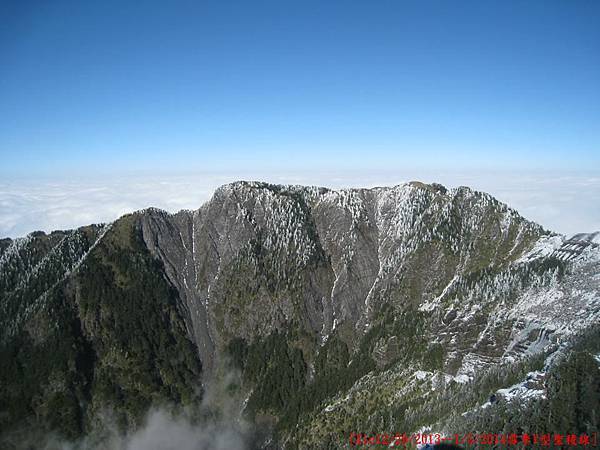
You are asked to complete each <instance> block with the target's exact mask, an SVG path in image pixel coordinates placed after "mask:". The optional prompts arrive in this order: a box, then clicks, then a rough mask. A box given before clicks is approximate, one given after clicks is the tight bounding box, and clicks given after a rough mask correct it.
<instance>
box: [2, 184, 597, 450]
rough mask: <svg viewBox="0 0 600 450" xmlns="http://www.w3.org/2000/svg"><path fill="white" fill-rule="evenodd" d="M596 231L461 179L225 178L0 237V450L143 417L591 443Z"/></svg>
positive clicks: (249, 430)
mask: <svg viewBox="0 0 600 450" xmlns="http://www.w3.org/2000/svg"><path fill="white" fill-rule="evenodd" d="M598 235H599V234H598V233H592V234H578V235H576V236H573V237H572V238H569V239H567V238H566V237H565V236H561V235H558V234H555V233H552V232H550V231H547V230H545V229H543V228H542V227H541V226H540V225H538V224H535V223H533V222H530V221H528V220H526V219H524V218H523V217H521V216H520V215H519V214H518V213H517V212H516V211H514V210H513V209H511V208H510V207H508V206H507V205H505V204H503V203H501V202H499V201H497V200H495V199H494V198H493V197H491V196H489V195H487V194H485V193H481V192H476V191H473V190H471V189H469V188H466V187H460V188H456V189H446V188H445V187H443V186H441V185H438V184H431V185H427V184H423V183H418V182H412V183H407V184H404V185H399V186H395V187H389V188H388V187H386V188H373V189H349V190H341V191H334V190H329V189H325V188H317V187H303V186H278V185H270V184H266V183H258V182H238V183H234V184H230V185H226V186H223V187H221V188H219V189H218V190H217V191H216V192H215V194H214V196H213V198H212V199H211V200H210V201H209V202H208V203H206V204H205V205H203V206H202V207H201V208H200V209H198V210H195V211H180V212H179V213H176V214H169V213H167V212H165V211H161V210H157V209H152V208H150V209H147V210H143V211H139V212H136V213H134V214H130V215H126V216H124V217H122V218H120V219H118V220H117V221H115V222H114V223H111V224H106V225H90V226H88V227H83V228H80V229H78V230H71V231H57V232H53V233H51V234H44V233H41V232H38V233H32V234H30V235H28V236H27V237H25V238H21V239H16V240H10V239H4V240H1V241H0V325H1V327H0V361H1V364H0V430H1V431H0V443H2V447H3V448H4V447H6V448H52V445H55V443H56V442H58V443H61V444H60V445H63V444H64V442H68V443H69V445H71V446H74V447H75V448H77V447H79V448H87V447H93V448H96V447H98V446H100V448H101V446H102V445H106V444H105V443H106V442H107V439H109V437H107V435H106V428H107V427H106V425H105V424H106V423H105V420H106V415H107V411H109V414H108V415H109V416H110V418H111V424H113V425H114V429H115V430H116V431H115V433H117V434H119V435H127V433H128V432H130V431H131V430H136V429H139V428H140V427H143V426H144V420H145V417H146V415H147V413H148V411H150V410H152V408H157V407H160V408H168V410H169V411H170V412H171V413H172V414H174V415H177V414H183V413H182V411H183V412H184V413H185V414H186V417H187V418H188V419H189V420H190V421H191V422H192V423H193V424H199V425H198V426H201V424H205V423H207V422H211V423H223V422H227V423H228V424H229V425H228V426H231V427H233V428H234V429H235V430H236V432H237V433H239V435H240V436H241V441H240V442H242V443H241V444H239V445H241V446H242V447H247V448H345V447H347V446H348V436H349V435H350V433H352V432H361V433H373V434H375V433H382V432H393V433H395V432H400V433H402V432H406V433H411V432H415V431H418V430H431V431H435V432H440V433H447V434H453V433H459V432H467V431H480V432H506V431H511V430H512V431H516V429H517V428H519V429H521V430H536V431H542V430H548V431H551V432H558V431H561V430H563V431H565V432H567V431H568V432H577V433H584V432H593V431H594V430H597V428H598V420H599V419H600V370H599V368H598V355H600V335H599V333H598V331H599V330H600V327H599V324H600V245H599V243H598ZM492 396H493V397H492ZM490 398H493V399H494V401H491V400H490ZM225 404H226V407H224V405H225ZM111 426H112V425H111ZM202 426H203V425H202ZM511 427H512V428H511ZM126 441H127V440H126V439H125V440H124V441H123V442H124V443H123V446H126V445H127V443H126ZM103 443H104V444H103ZM56 445H59V444H56ZM199 448H204V447H199ZM207 448H210V447H207Z"/></svg>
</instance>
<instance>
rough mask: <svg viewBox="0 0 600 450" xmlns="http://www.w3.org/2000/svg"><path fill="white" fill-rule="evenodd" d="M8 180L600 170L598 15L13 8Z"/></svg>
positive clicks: (386, 6)
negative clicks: (249, 172)
mask: <svg viewBox="0 0 600 450" xmlns="http://www.w3.org/2000/svg"><path fill="white" fill-rule="evenodd" d="M0 19H1V20H0V67H1V69H0V156H1V161H2V165H1V167H0V175H1V176H4V177H7V176H10V177H18V176H24V175H51V174H62V175H64V176H70V175H72V174H78V175H84V176H85V175H86V174H89V173H99V172H123V173H126V172H136V171H145V172H146V173H152V171H158V170H160V171H172V172H177V171H194V170H219V171H227V170H239V169H244V168H252V169H257V170H258V169H260V170H271V171H273V173H274V172H276V171H284V170H285V171H290V170H293V169H300V168H301V169H305V170H309V169H311V168H319V169H340V170H359V169H370V170H379V169H383V168H385V169H386V170H390V169H391V170H393V169H394V168H406V167H418V168H442V169H446V168H448V169H471V170H472V169H478V168H481V167H483V168H487V169H490V168H495V167H500V168H504V169H511V168H515V167H519V168H526V169H532V170H534V169H558V170H562V169H564V170H577V169H583V168H585V169H590V168H593V167H600V26H599V25H598V24H599V23H600V2H597V1H592V0H590V1H585V0H581V1H527V2H522V1H481V0H478V1H459V2H454V1H415V2H412V1H391V0H389V1H388V0H381V1H370V2H367V1H362V2H358V1H326V2H325V1H315V2H313V1H295V2H291V1H281V0H280V1H254V2H227V1H214V2H202V1H194V2H177V1H174V2H163V1H161V2H144V1H140V2H137V1H136V2H123V1H118V2H117V1H114V2H113V1H103V2H79V1H74V2H66V1H59V0H57V1H52V2H46V1H39V2H36V1H26V2H23V1H3V2H2V3H1V4H0Z"/></svg>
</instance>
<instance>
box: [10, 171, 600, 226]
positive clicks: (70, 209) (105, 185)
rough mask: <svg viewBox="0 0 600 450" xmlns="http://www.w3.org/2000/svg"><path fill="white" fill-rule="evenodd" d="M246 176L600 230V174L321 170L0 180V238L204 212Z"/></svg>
mask: <svg viewBox="0 0 600 450" xmlns="http://www.w3.org/2000/svg"><path fill="white" fill-rule="evenodd" d="M241 179H245V180H249V179H252V180H264V181H269V182H273V183H284V184H288V183H290V184H310V185H320V186H327V187H332V188H342V187H373V186H391V185H394V184H399V183H402V182H405V181H410V180H421V181H425V182H439V183H442V184H444V185H446V186H447V187H456V186H460V185H466V186H470V187H473V188H475V189H478V190H482V191H485V192H488V193H490V194H492V195H493V196H495V197H496V198H498V199H499V200H501V201H503V202H506V203H508V204H509V205H510V206H511V207H513V208H515V209H517V210H518V211H519V212H520V213H521V214H522V215H523V216H525V217H526V218H528V219H531V220H534V221H536V222H538V223H540V224H541V225H543V226H544V227H546V228H548V229H551V230H554V231H558V232H560V233H564V234H574V233H576V232H589V231H594V230H598V229H600V172H596V173H583V172H580V173H564V174H556V173H549V172H544V173H542V172H521V173H509V172H502V173H492V172H476V171H471V172H443V171H428V170H406V171H403V172H398V171H395V172H382V171H380V172H374V171H371V172H365V173H350V172H344V173H327V172H318V171H315V172H311V173H308V172H298V173H281V174H275V175H274V174H273V173H270V174H261V173H238V174H226V175H224V174H215V173H201V174H197V175H164V176H141V175H138V176H131V177H126V176H118V177H116V176H111V177H104V178H101V177H92V178H89V179H69V180H67V179H54V180H23V179H21V180H19V179H14V180H5V181H0V237H17V236H23V235H25V234H27V233H29V232H31V231H35V230H43V231H51V230H56V229H69V228H75V227H78V226H82V225H87V224H90V223H98V222H109V221H113V220H115V219H116V218H118V217H120V216H121V215H123V214H125V213H128V212H132V211H135V210H138V209H142V208H146V207H149V206H155V207H158V208H162V209H165V210H167V211H170V212H175V211H178V210H180V209H197V208H198V207H200V206H201V205H202V204H203V203H204V202H205V201H207V200H208V199H209V198H210V197H211V195H212V193H213V192H214V190H215V189H216V188H217V187H218V186H220V185H222V184H225V183H228V182H232V181H236V180H241Z"/></svg>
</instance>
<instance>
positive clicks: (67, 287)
mask: <svg viewBox="0 0 600 450" xmlns="http://www.w3.org/2000/svg"><path fill="white" fill-rule="evenodd" d="M38 239H40V240H42V242H38ZM46 240H48V237H46V236H45V235H40V236H37V237H34V239H33V241H32V242H31V243H30V245H29V247H31V246H33V247H34V248H35V247H37V246H40V247H41V249H40V250H39V253H42V254H40V255H39V256H38V253H37V252H36V253H34V254H35V255H36V257H38V258H37V259H43V258H44V255H43V252H44V251H45V253H46V255H48V254H50V253H51V252H52V251H53V250H52V248H46V247H44V246H45V245H46V242H44V241H46ZM23 251H29V248H26V249H24V250H23ZM32 251H33V250H32ZM48 265H49V266H51V267H52V268H55V267H56V271H59V270H60V265H59V264H58V263H57V264H56V265H53V264H51V263H48ZM160 272H161V267H160V263H159V262H158V261H157V260H155V259H153V258H152V257H151V256H150V254H149V253H148V251H147V249H146V248H145V246H144V244H143V242H142V241H141V236H140V232H139V228H138V227H137V226H136V223H135V219H134V217H133V216H130V217H127V218H124V219H122V220H121V221H120V222H119V223H117V224H116V225H115V226H114V227H113V228H112V229H111V230H110V231H109V232H108V233H107V235H106V236H105V237H104V239H103V240H102V242H101V243H100V244H99V245H98V246H96V247H95V248H94V249H93V250H92V251H91V253H90V254H89V255H88V256H87V258H86V259H85V262H84V263H83V264H82V265H81V266H80V267H79V268H78V269H77V270H76V271H75V272H74V273H73V274H71V275H68V276H66V277H65V278H64V279H62V280H58V282H57V281H56V278H60V277H55V278H54V279H51V280H50V281H49V282H47V283H45V285H46V286H50V289H49V291H48V292H47V294H46V295H45V299H44V304H45V305H47V306H46V307H44V308H41V307H39V306H38V307H37V308H36V307H35V306H36V300H37V299H36V298H35V296H36V295H38V292H39V291H38V290H37V289H28V290H22V291H20V292H19V291H15V290H12V291H10V290H8V289H7V287H8V288H10V287H11V286H10V285H9V284H8V283H7V279H3V282H4V284H3V287H4V289H5V290H4V291H3V296H5V297H3V298H5V299H6V298H7V297H6V296H8V298H11V299H13V296H14V302H15V304H27V305H33V308H31V309H30V310H29V311H28V313H29V314H30V315H31V319H30V321H29V322H28V324H27V326H26V327H21V328H20V329H17V330H15V332H14V333H12V334H8V333H5V334H4V335H3V338H4V340H5V344H4V345H3V346H2V347H1V348H0V361H2V364H1V365H0V429H2V430H12V432H11V433H9V434H5V435H4V436H3V441H2V445H1V447H2V448H11V445H13V444H15V446H16V445H17V443H18V444H19V445H20V444H22V442H23V440H24V439H25V437H26V436H28V434H29V433H31V430H32V429H33V430H36V434H37V435H38V437H39V436H42V435H44V433H45V432H48V431H50V430H52V431H54V432H57V433H58V435H59V436H61V437H62V438H64V439H75V438H77V437H79V436H81V435H82V434H84V433H86V432H89V431H91V430H92V429H93V428H94V421H95V420H96V419H97V417H98V413H100V412H102V411H103V410H104V409H106V408H110V410H111V419H112V420H114V421H115V422H116V423H117V424H118V425H119V426H120V427H121V428H123V429H125V428H127V427H131V426H134V425H135V424H136V422H137V421H139V420H140V419H142V418H143V416H144V414H145V413H146V411H147V409H148V407H149V406H150V405H151V404H160V403H161V402H162V403H166V402H171V403H176V404H179V405H182V406H185V405H190V404H196V403H198V400H199V395H200V394H199V392H200V391H199V385H200V383H199V380H200V376H201V367H200V363H199V361H198V358H197V356H196V351H195V349H194V346H193V344H192V343H191V342H190V341H189V339H188V338H187V335H186V330H185V323H184V320H183V316H182V312H181V311H179V310H178V306H177V303H176V297H177V293H176V292H175V291H174V289H173V288H172V287H171V286H170V285H169V284H168V283H167V282H166V280H165V279H164V278H163V277H161V276H157V274H159V273H160ZM47 273H48V276H50V275H51V274H54V273H55V271H48V272H47ZM40 278H41V279H44V278H45V277H40ZM55 283H56V284H55ZM7 291H8V292H7ZM5 317H6V316H5Z"/></svg>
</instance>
